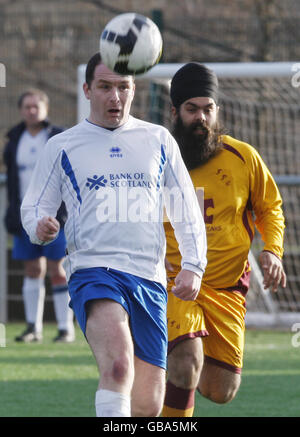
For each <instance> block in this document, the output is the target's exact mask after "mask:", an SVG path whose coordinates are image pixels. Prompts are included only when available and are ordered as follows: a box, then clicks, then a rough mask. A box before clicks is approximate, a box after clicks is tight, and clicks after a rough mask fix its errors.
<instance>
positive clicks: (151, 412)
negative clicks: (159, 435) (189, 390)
mask: <svg viewBox="0 0 300 437" xmlns="http://www.w3.org/2000/svg"><path fill="white" fill-rule="evenodd" d="M163 400H164V398H163V396H160V395H158V394H156V393H154V394H153V395H152V398H151V399H149V397H147V398H146V399H140V400H139V402H135V404H132V416H133V417H158V416H159V415H160V413H161V411H162V408H163Z"/></svg>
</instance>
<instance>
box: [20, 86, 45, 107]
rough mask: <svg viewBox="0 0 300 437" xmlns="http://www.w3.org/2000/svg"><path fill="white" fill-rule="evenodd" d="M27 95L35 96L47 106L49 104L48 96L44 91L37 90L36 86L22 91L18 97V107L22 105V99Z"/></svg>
mask: <svg viewBox="0 0 300 437" xmlns="http://www.w3.org/2000/svg"><path fill="white" fill-rule="evenodd" d="M27 96H37V97H38V98H39V99H40V100H41V101H42V102H44V103H45V104H46V106H47V107H48V106H49V97H48V96H47V94H46V93H45V92H44V91H42V90H39V89H37V88H30V89H28V90H26V91H24V93H22V94H21V95H20V97H19V98H18V108H21V107H22V105H23V101H24V99H25V97H27Z"/></svg>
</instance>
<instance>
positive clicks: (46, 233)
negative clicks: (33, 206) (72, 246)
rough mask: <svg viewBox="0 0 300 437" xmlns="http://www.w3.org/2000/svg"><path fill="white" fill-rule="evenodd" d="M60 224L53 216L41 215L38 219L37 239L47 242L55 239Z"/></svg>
mask: <svg viewBox="0 0 300 437" xmlns="http://www.w3.org/2000/svg"><path fill="white" fill-rule="evenodd" d="M59 228H60V225H59V222H58V221H57V220H56V219H55V218H54V217H43V218H42V219H40V220H39V221H38V224H37V227H36V235H37V237H38V239H39V240H41V241H44V242H49V241H52V240H54V239H55V237H56V235H57V233H58V231H59Z"/></svg>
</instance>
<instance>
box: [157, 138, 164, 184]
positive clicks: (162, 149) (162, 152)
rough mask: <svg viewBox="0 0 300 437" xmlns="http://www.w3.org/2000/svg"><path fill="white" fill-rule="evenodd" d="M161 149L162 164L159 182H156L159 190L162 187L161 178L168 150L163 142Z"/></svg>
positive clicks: (159, 171)
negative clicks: (166, 150)
mask: <svg viewBox="0 0 300 437" xmlns="http://www.w3.org/2000/svg"><path fill="white" fill-rule="evenodd" d="M160 151H161V156H160V164H159V169H158V176H157V184H156V189H157V190H159V188H160V179H161V175H162V172H163V167H164V165H165V162H166V152H165V146H164V145H163V144H161V148H160Z"/></svg>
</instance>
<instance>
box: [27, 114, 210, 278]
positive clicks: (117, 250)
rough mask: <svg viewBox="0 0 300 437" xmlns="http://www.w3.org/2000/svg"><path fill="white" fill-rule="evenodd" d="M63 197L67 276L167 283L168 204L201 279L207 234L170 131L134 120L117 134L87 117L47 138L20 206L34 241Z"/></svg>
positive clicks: (187, 261) (186, 262) (185, 256)
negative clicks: (108, 274) (83, 272)
mask: <svg viewBox="0 0 300 437" xmlns="http://www.w3.org/2000/svg"><path fill="white" fill-rule="evenodd" d="M62 200H63V201H64V202H65V204H66V208H67V212H68V219H67V222H66V225H65V235H66V239H67V252H68V253H67V257H66V260H65V264H64V267H65V270H66V273H67V277H68V279H69V278H70V276H71V274H72V273H73V272H74V271H76V270H79V269H82V268H89V267H107V268H113V269H117V270H120V271H123V272H126V273H131V274H133V275H136V276H140V277H143V278H146V279H150V280H153V281H156V282H160V283H162V284H163V285H166V272H165V267H164V257H165V246H166V243H165V234H164V228H163V217H164V205H165V207H166V212H167V215H168V217H169V219H170V222H171V223H172V224H173V226H174V229H175V235H176V239H177V241H178V243H179V249H180V252H181V255H182V267H183V268H185V269H187V270H191V271H194V272H195V273H197V274H198V275H199V276H200V277H202V274H203V272H204V270H205V266H206V234H205V226H204V222H203V219H202V215H201V211H200V208H199V206H198V205H199V204H198V201H197V198H196V195H195V191H194V188H193V185H192V182H191V179H190V176H189V174H188V172H187V170H186V167H185V165H184V163H183V161H182V158H181V155H180V152H179V148H178V145H177V143H176V142H175V140H174V139H173V137H172V136H171V134H170V133H169V131H168V130H167V129H165V128H164V127H162V126H158V125H154V124H151V123H148V122H144V121H141V120H138V119H136V118H134V117H131V116H130V117H129V120H128V121H127V122H126V123H125V124H124V125H122V126H121V127H119V128H117V129H115V130H109V129H105V128H102V127H100V126H98V125H95V124H93V123H91V122H89V121H88V120H84V121H83V122H81V123H79V124H78V125H76V126H74V127H72V128H70V129H68V130H66V131H64V132H62V133H60V134H58V135H55V136H54V137H53V138H51V139H50V140H49V141H48V145H47V147H45V148H44V151H43V153H42V156H41V158H40V160H39V162H38V164H37V166H36V168H35V171H34V174H33V177H32V179H31V182H30V186H29V189H28V191H27V193H26V195H25V198H24V200H23V203H22V206H21V217H22V223H23V226H24V228H25V229H26V231H27V233H28V235H29V236H30V239H31V241H32V243H35V244H42V242H41V241H39V239H38V238H37V235H36V227H37V222H38V220H40V219H41V218H42V217H44V216H53V217H55V216H56V212H57V209H58V207H59V206H60V204H61V202H62Z"/></svg>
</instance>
